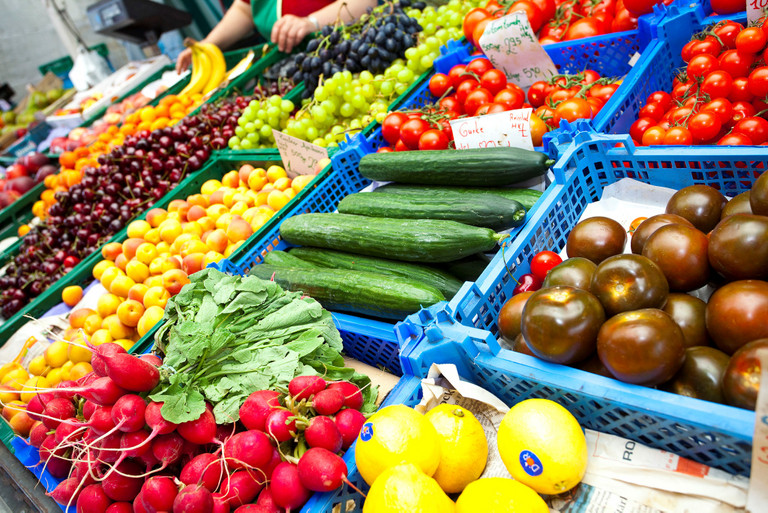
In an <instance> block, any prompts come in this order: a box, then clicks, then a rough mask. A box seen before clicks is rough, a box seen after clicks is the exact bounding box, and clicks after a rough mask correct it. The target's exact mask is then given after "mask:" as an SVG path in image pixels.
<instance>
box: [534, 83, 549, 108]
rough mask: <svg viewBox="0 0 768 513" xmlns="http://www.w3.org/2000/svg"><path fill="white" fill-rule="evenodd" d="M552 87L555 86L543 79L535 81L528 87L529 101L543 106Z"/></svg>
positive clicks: (535, 105) (536, 105)
mask: <svg viewBox="0 0 768 513" xmlns="http://www.w3.org/2000/svg"><path fill="white" fill-rule="evenodd" d="M552 89H553V87H552V86H551V85H549V84H548V83H546V82H545V81H543V80H539V81H538V82H534V83H533V84H531V87H529V88H528V102H529V103H530V104H531V105H533V106H534V107H541V106H542V105H544V101H545V100H546V99H547V96H548V95H549V93H550V92H552Z"/></svg>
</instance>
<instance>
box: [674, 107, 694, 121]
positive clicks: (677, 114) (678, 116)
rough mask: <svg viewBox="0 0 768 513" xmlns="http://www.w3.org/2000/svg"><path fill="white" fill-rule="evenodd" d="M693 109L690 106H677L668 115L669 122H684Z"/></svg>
mask: <svg viewBox="0 0 768 513" xmlns="http://www.w3.org/2000/svg"><path fill="white" fill-rule="evenodd" d="M692 112H693V109H692V108H690V107H678V108H676V109H674V110H673V111H672V113H671V114H670V115H669V122H670V123H674V124H677V123H685V122H686V121H688V119H689V118H690V117H691V113H692Z"/></svg>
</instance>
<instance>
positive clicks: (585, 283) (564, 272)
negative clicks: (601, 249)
mask: <svg viewBox="0 0 768 513" xmlns="http://www.w3.org/2000/svg"><path fill="white" fill-rule="evenodd" d="M595 269H597V265H596V264H595V263H594V262H593V261H592V260H587V259H586V258H582V257H573V258H569V259H567V260H565V261H564V262H562V263H560V264H558V265H557V266H556V267H554V268H553V269H552V270H551V271H549V274H547V277H546V278H544V284H543V285H542V287H559V286H567V287H573V288H576V289H582V290H589V285H590V284H591V283H592V275H593V274H595Z"/></svg>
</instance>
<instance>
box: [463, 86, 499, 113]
mask: <svg viewBox="0 0 768 513" xmlns="http://www.w3.org/2000/svg"><path fill="white" fill-rule="evenodd" d="M486 103H493V95H492V94H491V92H490V91H488V89H486V88H484V87H479V88H477V89H475V90H474V91H472V92H471V93H469V94H468V95H467V101H465V102H464V110H465V111H466V113H467V115H469V116H474V115H475V112H476V111H477V109H479V108H480V106H481V105H484V104H486Z"/></svg>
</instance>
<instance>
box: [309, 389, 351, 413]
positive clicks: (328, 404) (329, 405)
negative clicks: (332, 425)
mask: <svg viewBox="0 0 768 513" xmlns="http://www.w3.org/2000/svg"><path fill="white" fill-rule="evenodd" d="M342 406H344V394H343V393H342V392H341V390H340V389H338V388H329V389H327V390H323V391H322V392H318V394H317V395H316V396H315V398H314V399H312V407H313V408H314V409H315V410H316V411H317V413H319V414H320V415H333V414H334V413H336V412H337V411H339V410H340V409H341V407H342Z"/></svg>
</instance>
